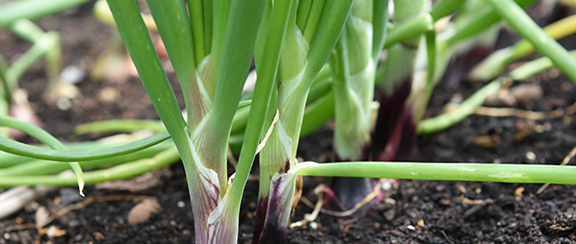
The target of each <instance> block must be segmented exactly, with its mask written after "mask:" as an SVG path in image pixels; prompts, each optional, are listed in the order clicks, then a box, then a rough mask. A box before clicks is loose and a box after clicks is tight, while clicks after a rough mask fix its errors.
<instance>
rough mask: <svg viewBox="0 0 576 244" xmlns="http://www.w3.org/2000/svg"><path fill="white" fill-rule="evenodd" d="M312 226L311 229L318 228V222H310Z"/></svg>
mask: <svg viewBox="0 0 576 244" xmlns="http://www.w3.org/2000/svg"><path fill="white" fill-rule="evenodd" d="M308 225H309V226H310V229H313V230H315V229H318V223H316V222H310V224H308Z"/></svg>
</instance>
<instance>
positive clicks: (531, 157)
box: [526, 152, 536, 161]
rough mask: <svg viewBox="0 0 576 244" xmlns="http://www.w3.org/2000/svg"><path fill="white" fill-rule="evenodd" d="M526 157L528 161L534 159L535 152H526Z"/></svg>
mask: <svg viewBox="0 0 576 244" xmlns="http://www.w3.org/2000/svg"><path fill="white" fill-rule="evenodd" d="M526 159H528V160H530V161H534V160H536V154H534V153H533V152H527V153H526Z"/></svg>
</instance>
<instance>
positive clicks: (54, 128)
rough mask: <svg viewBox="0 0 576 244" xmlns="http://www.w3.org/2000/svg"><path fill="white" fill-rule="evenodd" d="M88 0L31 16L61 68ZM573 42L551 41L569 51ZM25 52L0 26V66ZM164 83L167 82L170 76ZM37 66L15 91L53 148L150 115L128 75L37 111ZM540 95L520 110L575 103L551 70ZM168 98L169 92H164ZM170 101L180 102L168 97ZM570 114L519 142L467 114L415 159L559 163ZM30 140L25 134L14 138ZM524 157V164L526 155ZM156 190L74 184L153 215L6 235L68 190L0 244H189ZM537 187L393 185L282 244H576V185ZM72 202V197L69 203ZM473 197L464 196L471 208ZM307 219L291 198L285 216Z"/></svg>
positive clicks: (163, 189)
mask: <svg viewBox="0 0 576 244" xmlns="http://www.w3.org/2000/svg"><path fill="white" fill-rule="evenodd" d="M92 4H93V3H91V4H87V5H84V6H81V7H80V8H77V9H74V10H71V11H66V12H65V13H61V14H58V15H55V16H50V17H46V18H44V19H42V20H39V21H37V23H38V25H39V26H40V27H42V28H43V29H44V30H57V31H58V32H59V33H60V34H61V36H62V44H63V48H62V50H63V55H64V56H63V59H64V63H65V65H75V64H84V65H89V64H90V63H91V62H93V60H94V58H95V57H96V55H97V54H98V53H100V52H102V50H103V49H104V48H105V46H106V45H107V42H108V37H109V32H110V28H108V27H106V26H104V25H101V24H99V23H97V22H96V21H95V20H94V19H93V18H92V16H91V8H92ZM574 40H576V39H574V38H568V39H567V40H564V41H562V44H564V45H566V46H567V47H568V48H569V49H572V48H574V47H576V43H575V42H574ZM30 46H31V45H30V44H27V43H26V42H25V41H23V40H22V39H19V38H17V37H15V36H14V35H13V34H11V33H9V32H8V31H5V30H3V31H1V32H0V52H1V53H2V55H4V56H5V57H6V58H7V59H8V61H9V62H10V61H13V59H14V57H16V56H18V53H23V52H24V51H25V50H26V49H28V48H29V47H30ZM169 76H170V79H171V80H172V81H173V85H174V87H175V88H176V89H178V86H177V85H175V84H176V82H174V80H175V76H174V75H173V74H170V75H169ZM45 80H46V78H45V75H44V71H43V63H42V62H38V63H37V64H36V65H34V66H33V67H32V69H31V70H30V71H29V72H28V73H27V74H26V75H25V76H24V77H23V78H22V79H21V83H20V85H21V87H22V88H25V89H26V90H27V91H28V92H29V94H30V97H29V100H30V101H31V103H32V105H33V107H34V108H35V109H36V111H37V112H38V114H39V116H40V117H41V119H42V121H43V123H44V126H43V128H45V129H46V130H48V131H49V132H50V133H52V134H53V135H56V136H57V137H58V138H59V139H61V140H63V141H79V140H89V139H94V138H97V137H100V136H102V135H90V136H75V135H73V132H72V128H73V127H74V126H75V125H77V124H80V123H85V122H89V121H96V120H104V119H112V118H119V119H120V118H135V119H151V118H157V115H156V113H155V112H154V110H153V108H152V107H151V103H150V101H149V99H148V98H147V96H145V95H144V94H145V93H144V92H145V91H144V89H143V87H142V86H141V84H140V83H139V81H138V80H137V79H135V78H130V79H128V80H126V81H122V82H119V81H111V80H103V81H98V82H96V81H91V80H88V79H86V80H84V81H83V82H82V83H80V84H79V88H80V90H81V92H82V94H83V96H82V97H81V98H79V99H77V100H74V101H73V104H72V107H71V108H70V109H69V110H65V111H62V110H59V109H57V108H55V107H54V106H50V105H46V104H45V103H44V102H43V101H42V99H41V93H42V90H43V89H44V86H45V84H44V83H45ZM529 82H530V83H534V84H539V85H540V86H541V87H542V88H543V91H544V95H543V97H542V98H540V99H539V100H538V101H536V102H534V103H533V104H531V105H529V106H524V105H523V106H520V108H522V109H530V110H536V111H551V110H552V109H556V108H561V107H567V106H569V105H571V104H572V103H574V102H575V101H576V86H575V85H574V84H573V83H572V82H571V81H569V80H568V79H567V78H566V77H564V76H563V75H558V72H557V71H555V70H553V71H549V72H545V73H544V74H541V75H538V76H537V77H535V78H533V79H530V80H529ZM481 85H482V84H480V83H474V82H468V81H462V82H461V83H460V84H459V85H458V86H456V87H454V86H449V85H445V84H444V85H440V86H439V87H437V88H436V90H435V91H434V94H433V96H432V99H431V101H430V104H429V109H428V112H427V116H428V117H429V116H433V115H437V114H439V113H440V112H441V109H442V106H443V105H445V104H446V103H447V102H449V101H450V100H451V99H452V98H453V97H454V94H458V95H459V96H461V97H464V98H465V97H468V96H469V95H470V94H472V93H473V92H474V91H476V90H477V89H478V88H479V87H481ZM105 89H114V90H116V91H117V92H118V93H117V94H118V97H117V100H115V101H114V102H112V103H110V102H105V101H102V99H100V97H99V94H100V93H101V92H102V91H103V90H105ZM176 93H177V94H178V93H179V91H176ZM179 100H180V101H181V100H182V99H181V98H179ZM574 118H575V117H574V115H570V116H566V117H563V118H561V119H548V120H540V121H535V122H534V125H536V126H538V125H540V126H541V127H542V128H545V130H543V131H541V132H536V131H532V132H531V133H529V134H528V135H527V136H526V137H525V138H523V139H522V140H520V141H517V140H515V139H514V136H515V134H516V133H519V132H520V130H521V128H520V125H521V124H525V122H526V120H525V119H519V118H515V117H504V118H497V117H486V116H477V115H473V116H470V117H469V118H467V119H465V120H464V121H463V122H461V123H459V124H457V125H455V126H453V127H451V128H450V129H448V130H445V131H442V132H440V133H436V134H432V135H427V136H421V137H420V138H419V149H420V153H421V155H422V158H423V159H424V160H426V161H439V162H487V163H490V162H494V161H498V162H505V163H536V164H559V163H560V162H561V161H562V159H563V158H564V157H565V156H566V155H567V154H568V153H569V152H570V151H571V150H572V148H573V147H574V146H575V145H576V136H575V135H576V133H575V132H576V124H575V123H574V122H573V120H574ZM332 134H333V131H332V130H331V129H330V126H325V127H323V128H322V129H320V130H319V131H317V132H315V133H313V134H312V135H310V136H308V137H307V138H305V139H303V140H302V141H301V142H300V148H299V157H302V158H304V159H305V160H312V161H319V162H322V161H329V160H330V157H331V151H332ZM486 135H489V136H490V137H491V138H498V140H496V144H495V145H494V146H493V147H481V146H478V145H475V144H474V140H475V139H476V138H478V137H481V136H486ZM25 140H27V141H31V140H30V139H25ZM527 155H528V157H527ZM156 175H157V176H158V177H159V179H161V182H160V183H157V184H156V185H154V186H152V187H151V188H149V189H146V190H143V191H139V192H129V191H119V190H103V189H97V188H96V187H94V186H89V187H87V188H86V191H85V192H86V195H87V196H92V197H95V198H96V199H100V198H103V197H105V196H123V197H129V196H141V195H146V196H153V197H155V198H156V199H157V201H158V203H159V204H160V206H161V207H162V210H161V211H160V212H159V213H157V214H153V215H152V216H151V217H150V218H149V219H148V220H146V221H145V222H143V223H141V224H138V225H129V224H128V223H127V220H126V219H127V216H128V213H129V211H130V209H131V208H132V207H133V206H134V205H136V204H137V202H136V201H131V200H121V201H98V200H96V201H95V202H93V203H91V204H89V205H87V206H85V207H83V208H80V209H77V210H73V211H70V212H68V213H67V214H65V215H64V216H63V217H61V218H58V219H57V220H55V221H54V222H52V223H51V224H49V225H48V226H55V227H56V228H57V229H61V230H65V234H64V233H61V234H63V235H62V236H61V237H52V238H50V237H47V235H39V234H38V231H37V230H36V229H34V228H32V229H25V230H13V231H8V230H9V229H8V228H11V227H13V226H16V225H19V224H22V223H34V221H35V220H34V218H35V212H36V209H37V208H38V207H39V206H44V207H46V208H47V209H48V210H49V212H50V213H52V214H53V213H54V212H55V211H57V210H59V209H62V208H63V207H65V206H67V205H70V204H74V203H76V202H82V201H83V199H81V198H79V197H77V196H75V195H74V194H75V193H76V190H75V188H61V189H59V190H54V191H51V192H50V193H48V194H47V195H46V196H44V197H42V198H40V199H38V200H37V201H35V202H33V203H31V204H28V206H26V208H25V209H23V210H21V211H19V212H18V213H16V214H14V215H12V216H10V217H8V218H5V219H2V220H1V221H0V243H48V242H51V243H191V242H194V230H193V225H192V223H193V217H192V213H191V210H190V199H189V195H188V190H187V186H186V180H185V176H184V172H183V169H182V166H181V164H179V163H176V164H174V165H172V166H170V167H169V168H166V169H163V170H160V171H158V172H157V173H156ZM324 181H325V179H320V178H312V177H307V178H306V179H305V185H304V189H303V196H304V197H306V198H307V199H309V200H310V201H312V202H314V201H315V197H314V195H313V193H312V192H313V189H314V187H315V186H316V185H317V184H318V183H319V182H324ZM539 187H540V185H537V184H503V183H482V182H434V181H410V180H399V181H397V182H396V183H394V184H393V187H392V188H391V189H390V190H389V191H388V192H387V195H386V197H387V200H386V201H383V202H382V203H381V204H379V205H378V206H377V207H376V209H375V210H374V211H373V212H371V213H370V214H369V216H368V217H367V218H365V219H362V220H359V221H356V222H353V223H343V222H342V221H336V220H335V219H334V218H333V217H331V216H327V215H323V214H320V216H319V217H318V219H317V220H316V223H317V226H315V227H316V228H311V227H310V226H306V227H303V228H298V229H293V230H290V231H289V242H290V243H545V242H550V243H574V242H575V241H576V234H575V229H574V228H576V227H575V226H576V225H575V224H576V207H575V206H576V205H575V202H576V197H575V194H576V187H574V186H565V185H551V186H549V187H548V188H547V189H546V190H545V191H544V192H543V193H542V194H539V195H537V194H536V193H535V192H536V191H537V190H538V188H539ZM257 189H258V187H257V182H256V181H249V183H248V186H247V188H246V192H245V196H244V198H243V202H242V210H241V217H240V229H239V243H250V242H251V239H252V229H253V222H254V211H255V207H256V200H257V199H256V198H257ZM70 195H72V197H70ZM473 200H475V201H473ZM310 212H312V209H311V208H309V207H308V206H306V205H304V204H302V203H300V204H299V205H298V206H297V208H296V211H295V215H294V217H293V221H298V220H301V219H302V218H303V216H304V214H306V213H310Z"/></svg>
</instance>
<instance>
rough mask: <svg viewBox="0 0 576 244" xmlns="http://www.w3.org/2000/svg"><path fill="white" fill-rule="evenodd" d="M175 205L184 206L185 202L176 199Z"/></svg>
mask: <svg viewBox="0 0 576 244" xmlns="http://www.w3.org/2000/svg"><path fill="white" fill-rule="evenodd" d="M176 205H178V207H179V208H183V207H185V206H186V203H184V201H178V202H177V203H176Z"/></svg>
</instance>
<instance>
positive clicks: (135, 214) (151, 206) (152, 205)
mask: <svg viewBox="0 0 576 244" xmlns="http://www.w3.org/2000/svg"><path fill="white" fill-rule="evenodd" d="M161 210H162V207H161V206H160V204H158V202H157V201H156V200H155V199H146V200H144V201H142V202H140V203H138V204H137V205H136V206H134V207H133V208H132V209H131V210H130V213H128V224H130V225H136V224H140V223H143V222H144V221H146V220H148V219H149V218H150V215H151V214H152V213H158V212H160V211H161Z"/></svg>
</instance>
